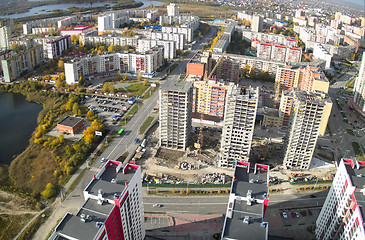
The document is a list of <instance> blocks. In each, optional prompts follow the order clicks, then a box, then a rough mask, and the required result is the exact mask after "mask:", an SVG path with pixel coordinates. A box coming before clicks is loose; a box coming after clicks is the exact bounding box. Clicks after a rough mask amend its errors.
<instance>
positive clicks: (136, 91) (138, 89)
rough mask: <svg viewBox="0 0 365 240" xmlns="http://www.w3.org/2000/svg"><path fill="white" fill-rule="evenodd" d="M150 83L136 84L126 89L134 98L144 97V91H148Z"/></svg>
mask: <svg viewBox="0 0 365 240" xmlns="http://www.w3.org/2000/svg"><path fill="white" fill-rule="evenodd" d="M149 85H150V83H147V84H146V85H143V83H135V84H131V85H129V86H128V87H126V89H127V90H128V91H129V92H130V93H131V94H132V95H133V96H138V95H142V93H144V91H146V89H147V88H148V87H149Z"/></svg>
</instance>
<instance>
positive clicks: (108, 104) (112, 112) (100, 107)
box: [84, 95, 131, 123]
mask: <svg viewBox="0 0 365 240" xmlns="http://www.w3.org/2000/svg"><path fill="white" fill-rule="evenodd" d="M84 102H85V103H84V104H85V106H86V107H87V108H88V109H89V110H92V111H94V113H95V114H97V115H98V116H99V117H100V118H103V119H105V120H106V121H107V122H110V123H113V122H117V121H118V120H119V119H121V118H122V117H123V115H124V114H125V113H126V112H127V111H128V109H129V108H130V106H131V104H130V103H128V99H123V98H117V97H107V96H100V95H92V96H87V97H85V101H84Z"/></svg>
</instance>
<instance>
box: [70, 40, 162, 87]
mask: <svg viewBox="0 0 365 240" xmlns="http://www.w3.org/2000/svg"><path fill="white" fill-rule="evenodd" d="M163 51H164V49H163V47H161V46H158V47H154V48H152V49H151V50H149V51H147V52H145V53H135V52H133V53H107V54H101V55H90V56H85V57H82V58H78V59H73V60H71V61H70V62H67V63H65V64H64V66H65V77H66V83H67V84H74V83H78V81H79V79H80V77H84V76H91V75H94V74H97V73H104V72H116V71H118V70H120V71H121V72H132V73H140V72H141V73H142V74H143V75H144V76H145V77H152V76H153V74H155V72H156V70H157V68H158V67H160V66H162V64H163Z"/></svg>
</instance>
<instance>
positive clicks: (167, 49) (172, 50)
mask: <svg viewBox="0 0 365 240" xmlns="http://www.w3.org/2000/svg"><path fill="white" fill-rule="evenodd" d="M155 46H163V48H164V58H167V59H173V58H175V56H176V46H175V42H174V41H172V40H154V39H139V40H138V52H141V53H144V52H147V51H149V50H151V48H153V47H155Z"/></svg>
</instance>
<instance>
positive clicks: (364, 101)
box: [354, 52, 365, 113]
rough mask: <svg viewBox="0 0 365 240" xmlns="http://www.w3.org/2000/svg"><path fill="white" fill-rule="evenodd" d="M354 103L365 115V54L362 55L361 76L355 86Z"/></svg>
mask: <svg viewBox="0 0 365 240" xmlns="http://www.w3.org/2000/svg"><path fill="white" fill-rule="evenodd" d="M354 102H355V103H356V105H357V106H358V107H359V108H360V109H361V111H362V112H364V113H365V52H364V53H363V54H362V60H361V65H360V70H359V74H358V76H357V78H356V81H355V85H354Z"/></svg>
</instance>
